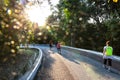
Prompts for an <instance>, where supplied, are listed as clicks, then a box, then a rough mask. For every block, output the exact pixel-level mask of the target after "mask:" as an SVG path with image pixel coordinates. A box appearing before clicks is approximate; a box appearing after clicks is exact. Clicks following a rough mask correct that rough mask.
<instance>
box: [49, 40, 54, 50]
mask: <svg viewBox="0 0 120 80" xmlns="http://www.w3.org/2000/svg"><path fill="white" fill-rule="evenodd" d="M49 47H50V50H52V47H53V42H52V40H50V42H49Z"/></svg>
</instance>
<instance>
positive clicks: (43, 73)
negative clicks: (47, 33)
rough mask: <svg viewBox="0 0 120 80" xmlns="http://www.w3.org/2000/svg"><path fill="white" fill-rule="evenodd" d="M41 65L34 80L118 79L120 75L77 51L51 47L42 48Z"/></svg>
mask: <svg viewBox="0 0 120 80" xmlns="http://www.w3.org/2000/svg"><path fill="white" fill-rule="evenodd" d="M42 50H43V53H44V56H45V58H44V60H43V66H42V67H41V69H40V70H39V71H38V74H37V76H36V78H35V80H120V75H119V74H116V73H113V72H108V71H107V70H106V69H104V68H103V67H102V64H101V63H99V62H97V61H94V60H93V59H90V58H87V57H85V56H81V55H80V54H78V53H75V52H71V51H67V50H62V55H60V54H58V53H57V50H56V49H55V48H53V50H52V51H50V50H49V48H48V47H46V48H45V47H44V48H42Z"/></svg>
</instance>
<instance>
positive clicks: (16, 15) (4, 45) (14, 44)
mask: <svg viewBox="0 0 120 80" xmlns="http://www.w3.org/2000/svg"><path fill="white" fill-rule="evenodd" d="M23 15H24V14H23V7H22V6H21V5H19V4H18V3H17V2H16V1H15V0H2V2H1V4H0V49H1V50H0V55H4V54H10V53H17V50H18V48H19V45H20V44H21V43H24V42H26V41H27V42H28V41H29V39H30V34H29V30H30V27H28V26H29V25H30V24H29V23H28V21H27V20H26V19H25V17H24V16H23ZM23 32H24V33H23Z"/></svg>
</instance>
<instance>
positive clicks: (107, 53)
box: [103, 41, 113, 70]
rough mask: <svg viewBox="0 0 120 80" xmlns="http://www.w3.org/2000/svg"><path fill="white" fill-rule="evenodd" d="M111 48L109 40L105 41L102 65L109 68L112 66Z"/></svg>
mask: <svg viewBox="0 0 120 80" xmlns="http://www.w3.org/2000/svg"><path fill="white" fill-rule="evenodd" d="M112 55H113V48H112V47H111V46H110V41H107V42H106V46H104V48H103V67H104V68H107V69H108V70H111V66H112V58H113V57H112Z"/></svg>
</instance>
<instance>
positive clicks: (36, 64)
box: [18, 45, 43, 80]
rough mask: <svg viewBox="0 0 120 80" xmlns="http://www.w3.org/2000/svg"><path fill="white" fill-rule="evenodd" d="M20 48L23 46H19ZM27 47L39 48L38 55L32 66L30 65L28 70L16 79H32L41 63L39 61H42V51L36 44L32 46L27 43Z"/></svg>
mask: <svg viewBox="0 0 120 80" xmlns="http://www.w3.org/2000/svg"><path fill="white" fill-rule="evenodd" d="M20 47H21V48H24V46H20ZM28 47H29V48H36V49H38V50H39V54H38V57H37V58H36V60H35V62H34V64H33V66H32V67H31V69H30V70H28V71H27V72H26V73H25V74H24V75H23V76H22V77H20V78H19V79H18V80H33V79H34V77H35V75H36V73H37V71H38V69H39V67H40V65H41V62H42V57H43V53H42V50H41V49H40V48H38V47H37V46H32V45H29V46H28Z"/></svg>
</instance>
